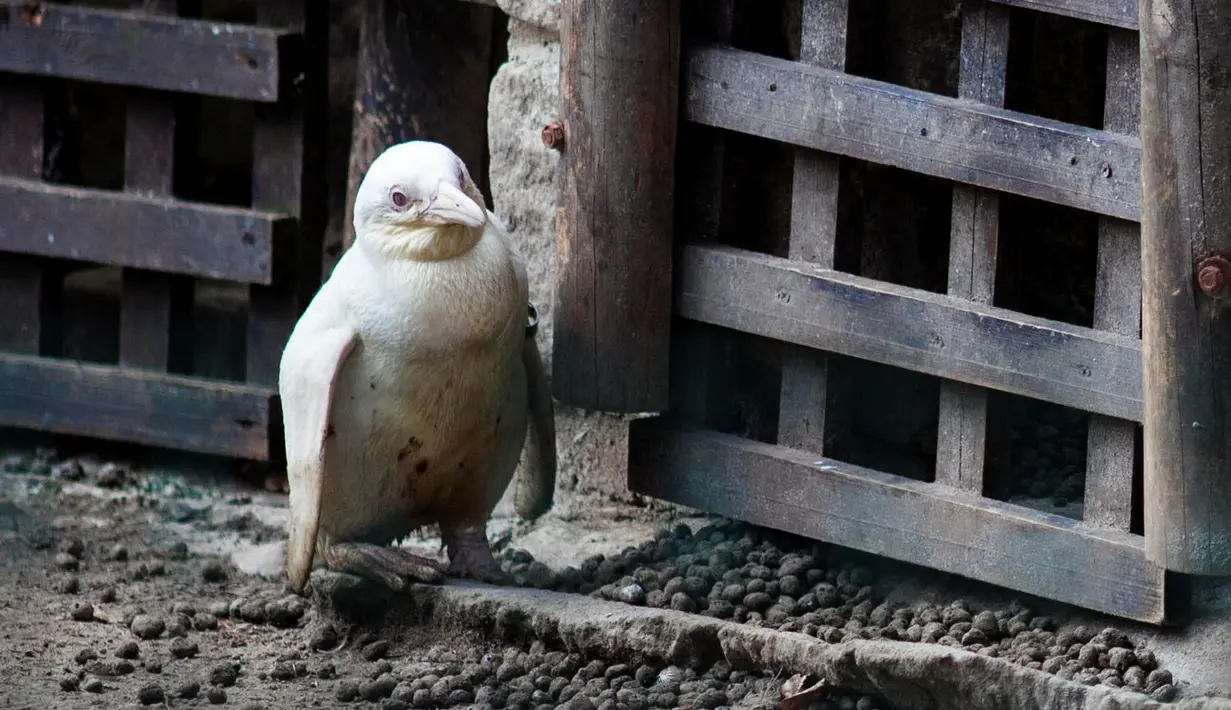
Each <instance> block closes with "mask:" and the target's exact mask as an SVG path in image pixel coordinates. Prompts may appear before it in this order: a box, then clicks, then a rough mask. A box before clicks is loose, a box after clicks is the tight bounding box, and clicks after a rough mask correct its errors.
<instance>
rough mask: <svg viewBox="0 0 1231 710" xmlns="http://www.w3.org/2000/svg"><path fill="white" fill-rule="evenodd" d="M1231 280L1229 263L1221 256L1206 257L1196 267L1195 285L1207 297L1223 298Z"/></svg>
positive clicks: (1230, 264)
mask: <svg viewBox="0 0 1231 710" xmlns="http://www.w3.org/2000/svg"><path fill="white" fill-rule="evenodd" d="M1229 280H1231V262H1228V261H1227V260H1226V259H1224V258H1222V257H1221V256H1207V257H1206V258H1204V259H1202V260H1201V263H1200V264H1198V265H1197V285H1198V286H1200V287H1201V290H1202V291H1204V292H1205V294H1206V295H1207V296H1215V297H1219V296H1223V295H1225V292H1226V290H1227V282H1228V281H1229Z"/></svg>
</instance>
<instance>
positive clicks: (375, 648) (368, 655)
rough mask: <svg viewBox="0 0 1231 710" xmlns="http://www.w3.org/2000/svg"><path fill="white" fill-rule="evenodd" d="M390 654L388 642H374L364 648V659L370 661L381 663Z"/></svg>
mask: <svg viewBox="0 0 1231 710" xmlns="http://www.w3.org/2000/svg"><path fill="white" fill-rule="evenodd" d="M388 653H389V642H388V641H384V640H381V641H373V642H372V643H370V644H368V645H366V646H364V647H363V657H364V658H365V659H367V660H369V661H379V660H380V659H382V658H384V657H385V655H386V654H388Z"/></svg>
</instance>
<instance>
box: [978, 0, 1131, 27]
mask: <svg viewBox="0 0 1231 710" xmlns="http://www.w3.org/2000/svg"><path fill="white" fill-rule="evenodd" d="M992 1H993V2H996V3H999V4H1001V5H1011V6H1013V7H1024V8H1026V9H1027V10H1037V11H1039V12H1047V13H1051V14H1053V15H1064V16H1065V17H1075V18H1077V19H1079V20H1089V21H1090V22H1097V23H1099V24H1102V25H1111V26H1113V27H1122V28H1124V29H1128V30H1135V29H1137V0H992Z"/></svg>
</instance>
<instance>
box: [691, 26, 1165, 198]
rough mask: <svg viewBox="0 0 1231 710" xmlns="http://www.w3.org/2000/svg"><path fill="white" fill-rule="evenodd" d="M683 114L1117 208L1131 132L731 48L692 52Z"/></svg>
mask: <svg viewBox="0 0 1231 710" xmlns="http://www.w3.org/2000/svg"><path fill="white" fill-rule="evenodd" d="M684 76H685V79H686V81H687V88H686V91H685V111H684V113H685V116H686V118H688V119H689V120H692V121H696V122H699V123H704V124H706V125H710V126H715V127H718V128H725V129H728V130H732V131H738V132H741V133H748V134H751V135H756V136H761V137H762V138H769V139H772V140H777V141H783V142H786V143H790V144H793V145H798V146H805V147H809V148H815V149H817V150H823V151H827V152H830V153H837V154H839V155H845V156H849V157H852V158H858V159H860V160H866V161H870V162H873V163H879V164H884V165H892V166H894V167H898V168H902V169H904V170H910V171H913V172H918V173H924V174H926V175H932V176H934V177H941V178H946V179H949V180H955V181H957V182H961V183H965V184H969V185H976V186H978V187H985V188H989V189H993V190H1000V191H1002V192H1011V193H1014V194H1018V195H1023V196H1025V197H1032V198H1035V199H1040V200H1046V201H1048V202H1055V203H1057V204H1061V205H1067V206H1070V207H1076V208H1079V209H1084V210H1090V211H1093V212H1097V213H1099V214H1105V215H1109V216H1112V217H1120V218H1122V219H1130V220H1135V219H1137V217H1138V212H1139V206H1140V203H1141V187H1140V185H1139V183H1138V180H1139V175H1140V144H1139V142H1138V141H1137V139H1136V138H1133V137H1131V136H1124V135H1119V134H1116V133H1111V132H1108V131H1100V130H1095V129H1091V128H1085V127H1082V126H1075V125H1071V124H1066V123H1061V122H1059V121H1052V120H1049V119H1044V118H1039V117H1037V116H1030V115H1027V114H1023V113H1018V112H1015V111H1008V110H1005V109H1002V108H996V107H992V106H984V105H980V104H978V103H975V102H973V101H967V100H963V99H955V98H949V97H947V96H938V95H935V94H929V93H926V92H923V91H916V90H914V89H907V88H904V87H901V86H895V85H893V84H888V83H885V82H883V81H875V80H872V79H864V78H861V77H856V76H852V75H849V74H843V73H840V72H835V71H831V70H827V69H821V68H819V67H811V66H808V65H806V64H801V63H799V62H791V61H787V60H784V59H775V58H773V57H767V56H764V55H759V54H754V53H752V52H745V51H741V50H736V49H726V48H720V47H699V48H696V49H693V50H691V51H690V52H689V55H688V59H687V67H686V72H685V75H684Z"/></svg>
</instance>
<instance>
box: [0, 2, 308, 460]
mask: <svg viewBox="0 0 1231 710" xmlns="http://www.w3.org/2000/svg"><path fill="white" fill-rule="evenodd" d="M315 6H316V4H314V3H305V2H302V0H279V1H277V2H264V1H262V2H259V3H257V4H256V7H257V21H258V22H259V23H260V26H248V25H236V24H229V23H223V22H215V21H208V20H195V19H188V18H185V17H177V16H176V11H177V9H180V8H177V4H176V1H175V0H154V1H153V2H151V1H150V0H135V2H134V11H132V12H121V11H113V10H103V9H92V8H85V7H71V6H64V5H53V4H38V5H33V4H29V3H24V2H14V1H13V0H0V251H3V252H7V253H6V254H5V255H4V258H3V259H0V301H2V302H4V303H5V304H6V306H7V307H6V308H5V310H4V312H3V313H2V314H0V351H2V352H0V383H2V384H0V390H3V391H2V392H0V401H2V402H3V404H0V425H3V426H18V427H27V428H33V429H42V430H47V431H52V432H58V433H65V434H76V435H84V436H92V437H100V438H107V439H114V440H121V441H129V442H136V443H141V444H151V445H159V446H166V447H171V448H178V449H184V450H191V451H197V452H204V453H210V454H219V455H225V456H231V457H237V458H245V459H254V460H264V459H269V458H270V457H271V454H274V453H275V450H276V448H277V447H272V448H273V449H274V450H271V445H270V444H271V437H276V436H277V434H278V427H279V426H280V424H279V423H278V417H277V411H276V397H275V385H276V382H277V363H278V359H279V357H280V354H281V348H282V345H283V343H284V342H285V340H286V338H287V336H288V335H289V333H290V329H291V328H292V327H293V325H294V321H295V319H296V317H297V315H298V313H299V309H301V308H302V306H303V305H304V304H305V303H306V298H307V297H308V296H309V295H310V294H311V293H312V292H313V291H314V290H315V288H316V287H317V286H318V285H319V282H320V258H321V230H322V225H323V223H324V220H323V218H324V215H323V214H322V212H321V210H322V209H323V205H324V202H325V201H324V200H323V199H322V185H321V184H320V183H319V182H318V181H316V180H312V181H309V180H308V179H306V178H305V176H314V175H319V174H320V172H321V171H320V170H319V166H315V165H313V164H310V161H313V160H316V158H314V157H312V156H313V155H314V154H313V153H312V152H311V151H305V149H304V145H305V142H308V141H312V140H320V139H321V136H322V135H323V133H321V128H320V127H318V126H315V125H314V124H313V123H311V122H310V121H309V119H308V118H307V117H309V116H316V115H321V116H323V115H324V110H323V106H324V103H323V99H324V94H323V89H322V86H323V83H322V82H323V80H324V77H323V69H324V65H323V60H324V50H323V47H322V46H320V43H319V40H318V39H315V37H317V36H318V35H319V33H320V30H321V29H322V27H323V22H322V21H321V20H322V18H323V15H322V16H319V17H318V16H315V15H313V16H312V17H309V16H308V15H306V14H305V13H306V11H311V12H313V13H317V12H318V10H317V9H312V8H315ZM313 33H315V34H313ZM314 43H315V44H314ZM45 78H54V79H73V80H79V81H88V82H97V83H103V84H112V85H117V86H122V87H125V88H126V90H127V97H128V98H127V101H128V105H127V128H126V151H125V152H126V157H125V165H124V189H123V190H122V191H108V190H100V189H84V188H76V187H68V186H63V185H56V184H52V183H50V182H48V181H46V180H45V169H44V163H45V158H46V157H47V156H44V141H43V132H44V96H43V89H42V86H43V85H42V84H41V83H40V80H41V79H45ZM183 94H191V95H202V96H214V97H223V98H228V99H237V100H242V101H247V102H252V103H254V104H255V111H256V123H255V129H254V143H253V147H252V154H253V164H252V184H253V188H252V199H251V207H245V208H236V207H224V206H218V205H207V204H199V203H194V202H190V201H187V200H184V199H180V198H178V197H176V196H175V195H174V194H173V191H172V188H173V185H172V179H173V168H174V164H175V161H176V155H175V150H174V149H175V142H176V141H175V136H176V121H177V118H179V116H177V111H176V99H177V95H183ZM314 131H315V132H314ZM317 152H318V153H319V151H317ZM83 262H86V263H92V264H105V265H111V266H118V267H123V286H122V296H121V318H120V320H121V325H120V331H121V332H120V356H119V362H118V363H116V364H114V365H98V364H82V363H77V362H72V361H67V360H63V359H59V358H57V357H56V356H57V355H59V354H60V352H61V350H62V348H61V342H60V341H59V336H58V334H57V333H56V330H57V327H58V326H57V322H58V320H59V315H60V314H59V312H58V309H59V305H60V304H59V301H60V293H61V280H62V276H63V273H64V272H65V271H66V270H67V269H72V268H79V266H80V265H81V263H83ZM194 278H210V279H220V280H225V281H231V282H237V283H243V284H248V293H249V297H248V321H247V356H246V357H247V362H246V365H245V368H244V371H245V377H244V378H243V379H244V381H243V382H226V381H221V380H218V379H215V378H207V377H200V376H184V375H180V374H174V375H173V374H168V372H169V371H171V372H181V371H183V368H184V367H185V364H184V359H185V358H186V357H190V354H188V355H186V354H185V348H186V346H187V342H188V340H189V335H188V334H187V333H188V323H189V320H190V318H191V317H192V316H191V310H192V294H193V279H194Z"/></svg>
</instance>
